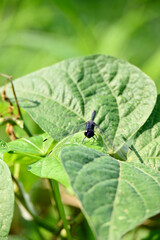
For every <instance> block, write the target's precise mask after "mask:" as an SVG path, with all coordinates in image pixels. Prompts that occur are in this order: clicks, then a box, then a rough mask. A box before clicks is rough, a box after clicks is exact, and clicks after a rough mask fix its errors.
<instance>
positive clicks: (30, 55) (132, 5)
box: [0, 0, 160, 92]
mask: <svg viewBox="0 0 160 240" xmlns="http://www.w3.org/2000/svg"><path fill="white" fill-rule="evenodd" d="M96 53H102V54H109V55H113V56H115V57H118V58H121V59H124V60H127V61H129V62H131V63H132V64H135V65H136V66H138V67H139V68H141V69H142V70H143V71H144V72H145V73H146V74H148V75H149V76H150V77H151V78H152V79H153V80H154V81H155V82H156V85H157V88H158V91H159V92H160V86H159V85H160V84H159V79H160V68H159V63H160V1H158V0H154V1H151V0H132V1H130V0H121V1H120V0H108V1H106V0H99V1H97V0H96V1H95V0H92V1H89V0H81V1H78V0H65V1H58V0H45V1H43V0H32V1H30V0H1V1H0V71H1V72H3V73H6V74H10V75H12V76H13V77H14V78H17V77H20V76H22V75H25V74H27V73H30V72H32V71H35V70H37V69H40V68H42V67H45V66H48V65H52V64H54V63H56V62H58V61H61V60H64V59H67V58H70V57H76V56H84V55H89V54H96ZM1 85H2V81H1Z"/></svg>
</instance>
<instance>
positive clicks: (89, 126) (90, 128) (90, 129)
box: [82, 111, 100, 143]
mask: <svg viewBox="0 0 160 240" xmlns="http://www.w3.org/2000/svg"><path fill="white" fill-rule="evenodd" d="M95 116H96V111H93V113H92V116H91V120H90V121H88V122H86V123H85V125H86V130H85V132H84V135H85V137H84V139H83V141H82V143H83V142H84V140H85V138H86V137H87V138H91V137H93V138H94V139H95V137H97V136H96V134H95V132H94V128H95V126H96V127H98V128H99V129H100V127H99V126H98V125H97V124H96V123H95V122H94V119H95ZM94 136H95V137H94Z"/></svg>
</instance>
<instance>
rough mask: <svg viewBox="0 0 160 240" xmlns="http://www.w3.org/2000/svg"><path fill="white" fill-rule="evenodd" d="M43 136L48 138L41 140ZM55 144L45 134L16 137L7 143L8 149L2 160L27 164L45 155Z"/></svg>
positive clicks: (8, 162) (9, 162)
mask: <svg viewBox="0 0 160 240" xmlns="http://www.w3.org/2000/svg"><path fill="white" fill-rule="evenodd" d="M45 138H48V140H47V141H46V142H43V140H44V139H45ZM55 144H56V141H54V140H53V139H52V138H51V137H50V136H49V135H47V134H42V135H39V136H35V137H31V138H21V139H17V140H15V141H11V142H9V143H8V149H7V152H6V153H4V155H3V160H4V161H5V162H6V163H7V164H8V165H11V164H14V163H16V162H19V163H20V164H27V165H28V164H30V163H33V162H35V161H37V160H39V159H41V158H42V157H43V156H45V155H46V154H47V153H48V152H49V151H50V150H51V149H52V148H53V147H54V145H55Z"/></svg>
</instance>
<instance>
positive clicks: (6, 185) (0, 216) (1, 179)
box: [0, 160, 14, 240]
mask: <svg viewBox="0 0 160 240" xmlns="http://www.w3.org/2000/svg"><path fill="white" fill-rule="evenodd" d="M13 209H14V192H13V184H12V179H11V174H10V171H9V169H8V167H7V165H6V164H5V163H4V162H3V161H2V160H0V239H1V240H7V239H8V238H7V236H8V233H9V230H10V225H11V221H12V217H13Z"/></svg>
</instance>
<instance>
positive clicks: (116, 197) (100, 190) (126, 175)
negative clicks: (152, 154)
mask: <svg viewBox="0 0 160 240" xmlns="http://www.w3.org/2000/svg"><path fill="white" fill-rule="evenodd" d="M62 162H63V164H64V167H65V169H66V171H67V174H68V176H69V178H70V182H71V186H72V187H73V190H74V192H75V194H76V195H77V197H78V198H79V200H80V202H81V204H82V209H83V211H84V213H85V215H86V217H87V219H88V221H89V223H90V225H91V227H92V229H93V231H94V232H95V235H96V237H97V239H100V240H104V239H105V240H118V239H120V238H121V236H122V235H124V234H125V233H126V232H127V231H129V230H130V229H132V228H134V227H135V226H136V225H138V224H140V223H141V222H143V221H144V220H145V219H147V218H148V217H150V216H153V215H155V214H157V213H159V212H160V205H159V204H160V174H159V173H158V172H156V171H154V170H152V169H150V168H149V167H147V166H145V165H144V164H141V163H127V162H120V161H118V160H115V159H114V158H112V157H110V156H108V155H105V154H103V153H101V152H99V151H96V150H93V149H89V148H86V147H77V146H73V147H67V148H64V149H63V150H62Z"/></svg>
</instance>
